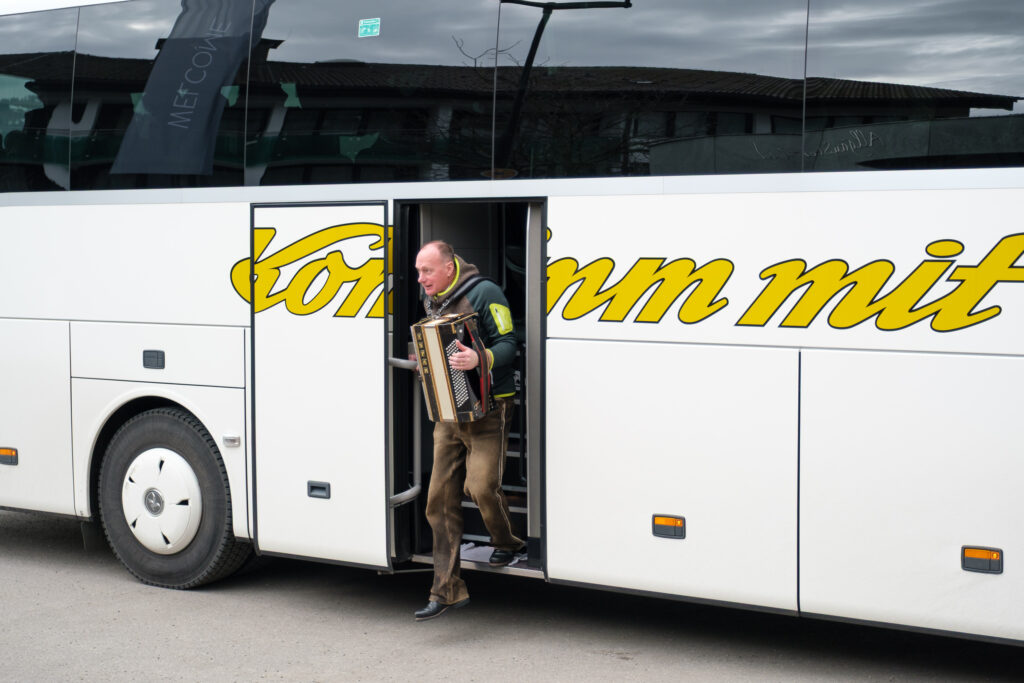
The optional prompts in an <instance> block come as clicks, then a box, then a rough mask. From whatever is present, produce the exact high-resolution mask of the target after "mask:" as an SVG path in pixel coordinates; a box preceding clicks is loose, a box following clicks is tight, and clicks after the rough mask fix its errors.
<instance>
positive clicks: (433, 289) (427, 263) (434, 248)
mask: <svg viewBox="0 0 1024 683" xmlns="http://www.w3.org/2000/svg"><path fill="white" fill-rule="evenodd" d="M416 272H417V273H418V274H419V278H418V279H417V282H419V283H420V285H421V286H422V287H423V291H424V293H426V295H427V296H434V295H435V294H437V293H438V292H443V291H444V290H446V289H448V287H449V286H450V285H451V284H452V281H453V280H454V279H455V252H454V251H453V250H452V247H451V245H450V244H448V243H447V242H442V241H440V240H436V241H434V242H427V243H426V244H424V245H423V247H421V248H420V251H419V253H418V254H416Z"/></svg>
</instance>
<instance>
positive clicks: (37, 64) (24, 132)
mask: <svg viewBox="0 0 1024 683" xmlns="http://www.w3.org/2000/svg"><path fill="white" fill-rule="evenodd" d="M77 15H78V10H73V9H71V10H55V11H52V12H36V13H32V14H16V15H12V16H4V17H0V192H24V191H28V190H60V189H64V190H66V189H68V123H69V121H70V119H71V106H70V105H71V69H72V64H73V53H74V48H75V20H76V17H77Z"/></svg>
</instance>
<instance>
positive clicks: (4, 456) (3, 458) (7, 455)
mask: <svg viewBox="0 0 1024 683" xmlns="http://www.w3.org/2000/svg"><path fill="white" fill-rule="evenodd" d="M17 464H18V449H17V448H6V447H3V448H0V465H17Z"/></svg>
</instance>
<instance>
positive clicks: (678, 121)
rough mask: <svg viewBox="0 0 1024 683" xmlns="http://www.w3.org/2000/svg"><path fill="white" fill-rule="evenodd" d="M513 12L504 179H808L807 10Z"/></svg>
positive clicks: (706, 7)
mask: <svg viewBox="0 0 1024 683" xmlns="http://www.w3.org/2000/svg"><path fill="white" fill-rule="evenodd" d="M502 7H503V9H502V18H501V26H502V29H501V38H500V41H499V46H498V48H499V51H500V56H501V65H502V66H501V67H500V68H499V79H498V80H499V91H498V117H497V118H498V126H497V128H498V131H497V142H496V147H497V150H498V151H497V152H496V155H497V158H496V159H495V164H496V167H497V168H496V174H497V175H498V176H499V177H562V176H620V175H649V174H666V175H670V174H689V173H759V172H768V171H796V170H800V160H799V157H798V156H794V157H792V158H778V159H775V158H765V157H764V155H762V154H759V153H758V149H759V147H761V146H765V145H766V142H767V140H770V139H773V138H775V137H777V136H779V135H786V136H789V137H793V138H795V139H796V140H799V136H800V128H799V122H800V119H801V116H802V112H801V109H802V95H803V86H802V78H803V55H804V33H805V23H806V22H805V20H806V8H807V3H806V0H768V1H762V2H756V3H754V2H736V1H733V0H730V1H728V2H714V3H685V4H683V3H679V2H678V1H677V0H644V1H643V2H635V3H632V6H630V7H628V8H626V7H620V8H616V7H601V8H580V9H577V8H572V9H566V10H562V11H559V10H555V11H552V12H550V15H549V16H546V12H545V11H544V10H542V9H541V8H538V7H532V6H518V5H515V4H505V5H503V6H502ZM545 18H546V22H545ZM538 37H539V42H538V41H537V39H538ZM535 42H536V44H537V47H536V51H535V55H534V58H533V59H532V63H531V60H530V49H531V46H533V45H534V43H535ZM527 67H532V68H531V69H530V71H529V76H528V79H527V80H526V81H525V82H524V79H523V74H524V71H526V69H527ZM778 118H782V119H785V120H795V121H796V122H797V126H796V129H795V130H786V131H784V132H777V131H775V130H773V122H774V121H775V120H776V119H778Z"/></svg>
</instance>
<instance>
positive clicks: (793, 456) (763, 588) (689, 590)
mask: <svg viewBox="0 0 1024 683" xmlns="http://www.w3.org/2000/svg"><path fill="white" fill-rule="evenodd" d="M546 368H547V370H546V386H547V403H546V405H547V418H546V425H547V441H546V458H545V464H546V465H545V467H546V469H545V474H546V506H547V527H546V528H547V536H546V538H547V561H548V564H547V569H548V576H549V578H550V579H551V580H552V581H567V582H573V583H580V584H590V585H596V586H607V587H615V588H622V589H628V590H639V591H644V592H649V593H653V594H663V595H676V596H685V597H693V598H699V599H704V600H715V601H720V602H728V603H738V604H743V605H756V606H760V607H766V608H769V609H778V610H785V611H795V610H796V609H797V603H796V589H797V568H796V541H797V528H796V523H797V492H796V483H797V403H798V398H797V378H798V352H797V351H795V350H788V349H758V348H753V347H726V346H699V345H684V344H663V343H649V342H609V341H593V340H573V339H550V338H549V339H548V341H547V348H546ZM656 522H657V523H656Z"/></svg>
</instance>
